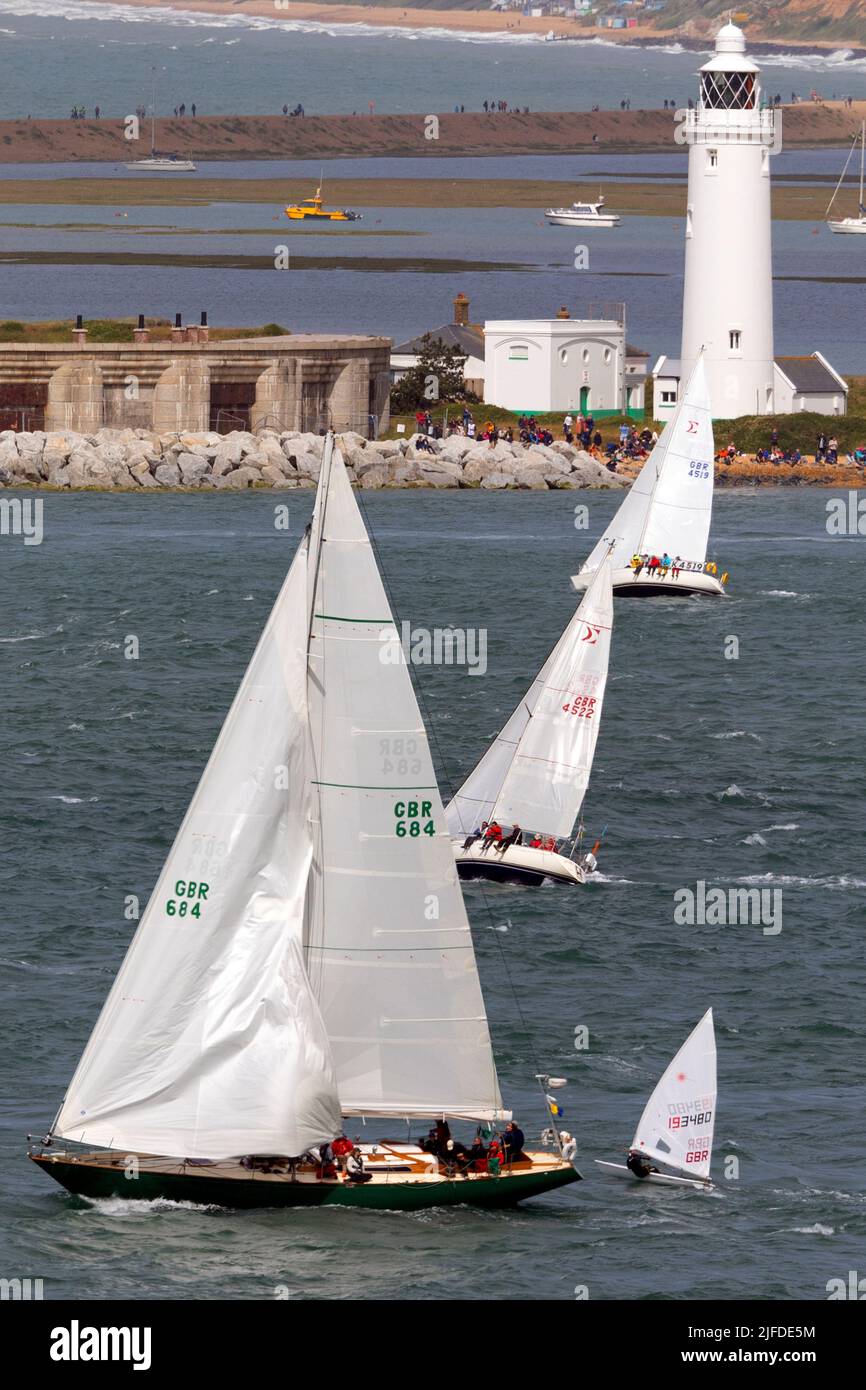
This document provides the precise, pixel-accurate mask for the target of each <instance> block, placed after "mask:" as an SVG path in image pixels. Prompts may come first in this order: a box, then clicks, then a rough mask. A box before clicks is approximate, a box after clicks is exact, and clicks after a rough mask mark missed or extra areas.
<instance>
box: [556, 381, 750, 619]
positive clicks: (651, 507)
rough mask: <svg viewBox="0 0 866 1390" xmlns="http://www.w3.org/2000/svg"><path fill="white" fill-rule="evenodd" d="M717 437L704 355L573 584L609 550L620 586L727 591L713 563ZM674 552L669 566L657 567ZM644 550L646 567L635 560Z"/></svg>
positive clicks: (637, 591)
mask: <svg viewBox="0 0 866 1390" xmlns="http://www.w3.org/2000/svg"><path fill="white" fill-rule="evenodd" d="M713 480H714V443H713V422H712V414H711V409H710V398H709V393H708V391H707V382H706V373H705V371H704V363H703V358H699V359H698V361H697V364H696V366H695V369H694V371H693V372H692V375H691V377H690V378H689V381H688V384H687V386H686V389H685V391H684V392H683V397H682V400H681V401H680V403H679V405H678V406H677V408H676V410H675V411H674V413H673V415H672V416H671V418H670V420H669V421H668V423H667V424H666V425H665V427H664V429H663V431H662V433H661V436H660V438H659V441H658V443H657V444H656V445H655V447H654V449H653V451H652V453H651V454H650V456H649V458H648V459H647V461H646V463H645V464H644V466H643V468H642V469H641V471H640V473H639V474H638V475H637V477H636V478H635V480H634V482H633V483H632V486H631V488H630V490H629V492H628V494H627V496H626V497H625V500H624V501H623V503H622V506H621V507H620V508H619V510H618V511H617V513H616V515H615V516H614V518H613V520H612V521H611V523H610V525H609V526H608V528H607V530H606V532H605V534H604V535H603V536H602V538H601V540H600V541H599V542H598V544H597V545H596V547H595V549H594V550H593V551H592V552H591V553H590V555H589V556H588V558H587V559H586V560H585V561H584V563H583V565H582V567H581V569H580V572H579V573H578V574H576V575H574V576H573V578H572V581H571V582H572V584H573V585H574V587H575V588H576V589H578V590H580V589H584V588H586V586H587V584H588V583H590V581H591V580H592V578H593V576H594V575H595V573H596V572H597V570H598V568H599V566H600V565H601V563H602V561H603V560H604V559H606V558H607V557H609V558H610V562H611V565H612V568H613V592H614V594H616V595H618V596H628V597H634V598H644V597H646V596H650V597H657V596H659V595H668V594H670V595H674V596H680V597H684V598H687V597H689V596H690V595H692V594H723V593H724V592H725V590H724V585H723V583H722V582H720V581H719V579H717V578H716V566H715V564H712V563H711V564H710V565H708V564H707V542H708V540H709V534H710V521H711V519H712V512H713ZM666 555H667V556H668V557H669V558H670V560H671V564H670V565H668V566H665V567H663V566H661V565H660V564H659V565H657V566H651V563H650V562H651V561H652V560H653V559H654V558H655V559H656V560H657V561H661V560H662V559H664V558H665V556H666ZM635 556H644V557H645V563H643V564H642V565H641V567H640V569H638V568H637V566H636V565H635V566H633V565H632V560H633V558H634V557H635Z"/></svg>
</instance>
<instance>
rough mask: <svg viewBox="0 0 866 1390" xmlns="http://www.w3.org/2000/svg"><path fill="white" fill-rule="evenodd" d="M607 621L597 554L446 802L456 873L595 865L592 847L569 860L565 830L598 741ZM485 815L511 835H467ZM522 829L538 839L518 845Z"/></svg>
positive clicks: (573, 870)
mask: <svg viewBox="0 0 866 1390" xmlns="http://www.w3.org/2000/svg"><path fill="white" fill-rule="evenodd" d="M612 625H613V592H612V589H611V576H610V566H609V565H608V564H607V563H606V562H603V563H602V564H601V565H600V566H599V568H598V571H597V573H596V575H595V576H594V579H593V582H592V584H591V585H590V586H589V588H588V590H587V592H586V594H585V596H584V598H583V600H582V602H581V603H580V605H579V607H578V609H577V611H576V612H575V614H574V616H573V618H572V619H571V622H570V623H569V624H568V627H567V628H566V629H565V631H564V632H563V634H562V636H561V637H560V639H559V641H558V642H557V644H556V646H555V647H554V649H553V651H552V652H551V654H550V656H549V657H548V658H547V661H546V662H545V663H544V665H543V666H542V668H541V670H540V671H539V673H538V675H537V676H536V678H535V680H534V681H533V683H532V685H531V686H530V688H529V690H528V691H527V692H526V694H525V696H524V697H523V699H522V700H521V701H520V703H519V705H518V706H517V708H516V709H515V711H514V713H513V714H512V716H511V718H510V719H509V720H508V723H507V724H506V725H505V727H504V728H503V729H502V730H500V732H499V734H498V735H497V736H496V738H495V739H494V741H493V743H492V744H491V746H490V747H489V748H488V750H487V752H486V753H485V754H484V757H483V758H482V759H481V761H480V762H479V763H477V764H476V766H475V767H474V768H473V770H472V771H471V772H470V774H469V776H468V777H467V778H466V780H465V782H464V783H463V784H462V786H461V787H460V788H459V789H458V791H457V792H456V793H455V795H454V797H453V799H452V800H451V801H450V802H449V804H448V806H447V807H446V808H445V816H446V819H447V822H448V829H449V831H450V832H451V836H452V839H453V842H454V855H455V858H456V860H457V872H458V873H459V875H460V877H461V878H490V879H498V880H503V879H506V880H512V881H514V880H518V881H521V882H523V883H529V884H539V883H542V882H543V881H544V880H545V879H552V880H553V881H554V882H555V883H570V884H572V885H576V884H581V883H584V882H585V881H586V876H587V874H588V873H591V872H592V870H593V868H594V867H595V857H594V853H593V851H592V850H591V851H590V852H589V854H587V855H585V856H584V858H583V860H582V861H581V862H580V863H578V862H576V861H575V858H574V855H575V853H576V850H577V846H576V845H575V843H574V839H573V836H574V826H575V822H576V820H577V817H578V813H579V811H580V808H581V805H582V803H583V798H584V795H585V793H586V788H587V785H588V783H589V775H590V771H591V769H592V760H593V757H594V756H595V745H596V742H597V740H598V729H599V721H600V719H601V710H602V704H603V701H604V690H605V685H606V683H607V668H608V661H609V658H610V637H611V629H612ZM485 822H487V823H488V824H490V825H493V824H498V825H500V826H501V827H502V828H503V831H504V830H505V829H506V828H509V827H510V828H511V829H512V830H514V829H515V827H518V828H519V834H520V838H519V839H518V840H516V841H515V842H514V843H513V844H511V843H508V840H509V838H510V837H509V836H508V835H504V839H503V841H502V842H499V843H497V842H496V841H494V840H491V839H489V838H483V837H482V836H481V835H480V834H479V835H476V834H475V832H476V830H480V829H481V828H482V827H483V826H484V824H485ZM529 832H534V838H535V839H536V840H537V841H540V843H539V844H536V845H533V844H531V843H526V841H527V840H528V838H529ZM569 844H570V845H571V852H570V853H566V852H565V850H566V849H567V848H568V846H569ZM596 847H597V846H596ZM560 850H562V851H563V852H560Z"/></svg>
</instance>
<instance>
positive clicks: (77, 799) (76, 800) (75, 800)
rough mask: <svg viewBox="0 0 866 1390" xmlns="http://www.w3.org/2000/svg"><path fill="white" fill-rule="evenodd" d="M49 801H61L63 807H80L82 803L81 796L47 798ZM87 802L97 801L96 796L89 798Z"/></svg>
mask: <svg viewBox="0 0 866 1390" xmlns="http://www.w3.org/2000/svg"><path fill="white" fill-rule="evenodd" d="M48 800H49V801H62V802H63V804H64V806H81V805H83V803H84V797H83V796H49V798H48ZM87 800H88V801H98V800H99V797H98V796H89V797H88V798H87Z"/></svg>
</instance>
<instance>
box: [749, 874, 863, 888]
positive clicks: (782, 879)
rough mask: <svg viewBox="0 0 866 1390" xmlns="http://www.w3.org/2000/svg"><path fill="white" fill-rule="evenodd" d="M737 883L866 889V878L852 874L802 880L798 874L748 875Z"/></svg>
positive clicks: (829, 875)
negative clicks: (855, 876)
mask: <svg viewBox="0 0 866 1390" xmlns="http://www.w3.org/2000/svg"><path fill="white" fill-rule="evenodd" d="M736 881H737V883H754V884H759V883H779V884H782V885H783V886H784V885H786V884H788V885H796V886H797V887H803V888H866V878H854V877H853V876H852V875H850V874H828V875H825V876H824V877H821V876H818V877H816V878H802V877H800V875H798V874H747V875H746V876H745V877H744V878H738V879H737V880H736Z"/></svg>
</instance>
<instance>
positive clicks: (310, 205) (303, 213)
mask: <svg viewBox="0 0 866 1390" xmlns="http://www.w3.org/2000/svg"><path fill="white" fill-rule="evenodd" d="M323 203H324V199H323V198H322V185H321V184H319V187H318V188H317V189H316V195H315V197H314V198H305V199H304V201H303V202H302V203H293V204H292V205H291V206H290V207H287V208H286V216H287V217H290V218H291V219H292V221H293V222H304V221H306V220H307V219H312V220H313V221H319V222H358V221H360V217H361V214H360V213H359V212H352V210H351V209H350V208H332V209H330V210H329V209H328V208H326V207H324V206H323Z"/></svg>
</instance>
